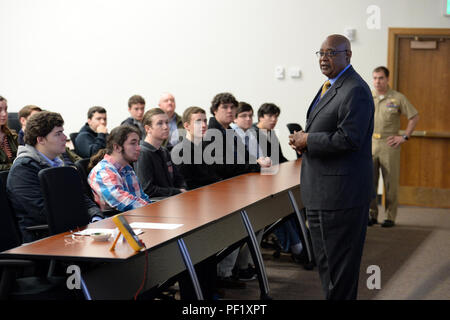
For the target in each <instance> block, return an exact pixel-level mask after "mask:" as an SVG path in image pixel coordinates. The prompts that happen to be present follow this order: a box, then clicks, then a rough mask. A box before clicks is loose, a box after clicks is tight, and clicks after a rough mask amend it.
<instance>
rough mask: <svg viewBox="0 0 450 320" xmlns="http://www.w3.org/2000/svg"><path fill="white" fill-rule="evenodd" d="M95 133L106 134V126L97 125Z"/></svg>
mask: <svg viewBox="0 0 450 320" xmlns="http://www.w3.org/2000/svg"><path fill="white" fill-rule="evenodd" d="M97 133H104V134H107V133H108V129H107V128H106V126H104V125H102V124H99V125H98V127H97Z"/></svg>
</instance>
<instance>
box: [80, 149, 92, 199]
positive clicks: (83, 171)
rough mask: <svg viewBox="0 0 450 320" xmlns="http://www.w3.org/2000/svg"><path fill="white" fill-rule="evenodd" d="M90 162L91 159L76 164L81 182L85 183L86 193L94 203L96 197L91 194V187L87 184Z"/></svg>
mask: <svg viewBox="0 0 450 320" xmlns="http://www.w3.org/2000/svg"><path fill="white" fill-rule="evenodd" d="M90 160H91V159H90V158H86V159H81V160H78V161H77V162H75V167H77V170H78V173H79V175H80V178H81V182H82V183H83V190H84V192H85V193H86V195H87V196H88V197H89V198H90V199H91V200H92V201H94V196H93V194H92V192H91V187H90V186H89V183H88V182H87V177H88V175H89V172H88V165H89V161H90Z"/></svg>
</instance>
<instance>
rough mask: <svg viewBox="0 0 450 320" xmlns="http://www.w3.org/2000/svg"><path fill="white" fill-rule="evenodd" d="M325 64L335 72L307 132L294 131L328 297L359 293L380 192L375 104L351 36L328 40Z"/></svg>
mask: <svg viewBox="0 0 450 320" xmlns="http://www.w3.org/2000/svg"><path fill="white" fill-rule="evenodd" d="M317 55H318V56H319V58H320V59H319V63H320V69H321V71H322V73H323V74H324V75H325V76H327V77H328V80H327V81H326V82H325V84H324V85H323V87H322V88H321V89H320V90H319V92H318V93H317V95H316V97H315V98H314V100H313V102H312V103H311V105H310V107H309V110H308V113H307V120H306V128H305V132H303V131H300V132H297V133H294V134H293V135H291V136H290V137H289V138H290V139H289V140H290V141H289V143H290V144H291V146H292V147H293V148H294V149H295V150H297V152H299V153H302V154H303V160H302V169H301V195H302V201H303V204H304V206H305V207H306V212H307V218H308V222H309V227H310V231H311V238H312V244H313V250H314V255H315V258H316V262H317V265H318V269H319V275H320V278H321V281H322V287H323V290H324V293H325V297H326V299H333V300H336V299H338V300H340V299H356V296H357V289H358V277H359V268H360V264H361V256H362V251H363V247H364V240H365V236H366V229H367V219H368V217H367V213H368V210H369V203H370V200H371V198H372V189H373V187H371V186H372V179H373V178H372V175H373V173H372V160H371V147H372V145H371V143H372V133H373V114H374V104H373V99H372V96H371V92H370V89H369V87H368V85H367V83H366V82H365V81H364V80H363V79H362V78H361V77H360V76H359V75H358V73H356V71H355V70H354V69H353V67H352V66H351V65H350V58H351V56H352V51H351V47H350V42H349V41H348V39H347V38H345V37H344V36H341V35H331V36H328V37H327V39H326V40H325V41H324V42H323V44H322V46H321V48H320V51H319V52H317Z"/></svg>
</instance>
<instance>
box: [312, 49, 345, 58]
mask: <svg viewBox="0 0 450 320" xmlns="http://www.w3.org/2000/svg"><path fill="white" fill-rule="evenodd" d="M347 51H348V50H341V51H336V50H332V51H317V52H316V56H317V58H321V57H323V56H325V57H328V58H333V57H334V56H336V55H337V54H338V53H340V52H347Z"/></svg>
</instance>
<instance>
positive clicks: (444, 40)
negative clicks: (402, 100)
mask: <svg viewBox="0 0 450 320" xmlns="http://www.w3.org/2000/svg"><path fill="white" fill-rule="evenodd" d="M434 46H435V47H436V48H433V47H434ZM417 47H419V48H417ZM423 47H428V48H427V49H426V48H423ZM388 51H389V58H388V59H389V60H388V68H389V69H390V70H391V71H392V76H391V77H390V82H391V83H390V85H391V87H393V88H394V89H395V90H398V91H399V92H401V93H403V94H404V95H405V96H406V97H407V98H408V99H409V101H410V102H411V103H412V104H413V105H414V107H415V108H416V109H417V110H418V111H419V116H420V119H419V122H418V124H417V127H416V129H415V131H414V133H413V135H412V137H411V139H410V140H409V141H408V142H407V143H404V144H403V145H402V151H401V163H400V188H399V203H400V204H407V205H415V206H427V207H438V208H450V98H449V91H450V29H393V28H391V29H389V49H388ZM406 124H407V119H406V118H405V117H404V119H402V127H401V128H402V129H403V130H404V129H405V128H406Z"/></svg>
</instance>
